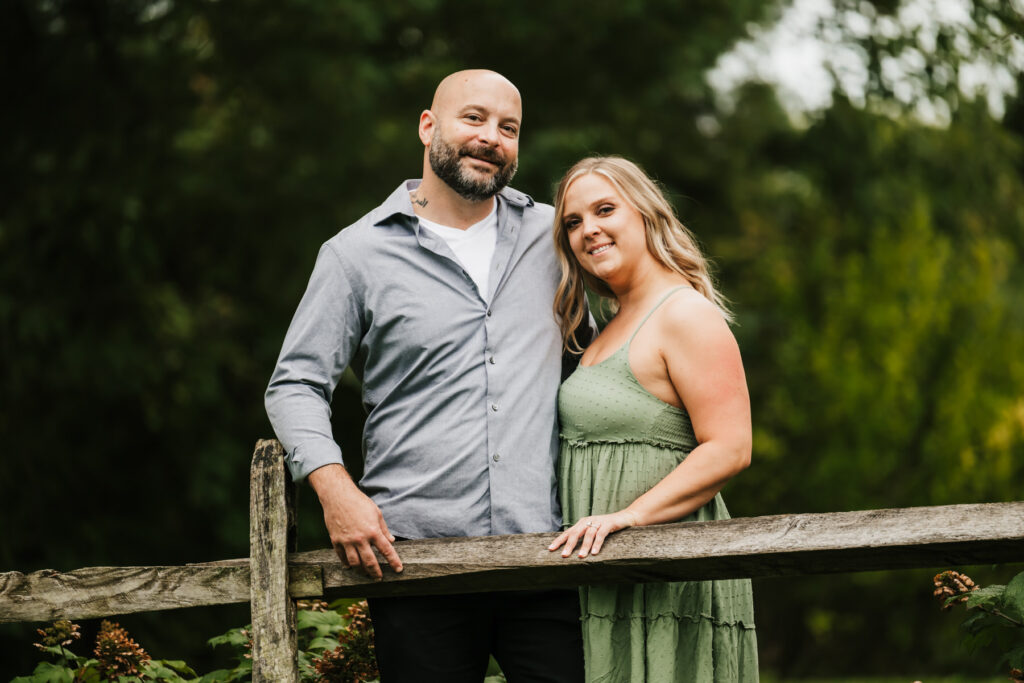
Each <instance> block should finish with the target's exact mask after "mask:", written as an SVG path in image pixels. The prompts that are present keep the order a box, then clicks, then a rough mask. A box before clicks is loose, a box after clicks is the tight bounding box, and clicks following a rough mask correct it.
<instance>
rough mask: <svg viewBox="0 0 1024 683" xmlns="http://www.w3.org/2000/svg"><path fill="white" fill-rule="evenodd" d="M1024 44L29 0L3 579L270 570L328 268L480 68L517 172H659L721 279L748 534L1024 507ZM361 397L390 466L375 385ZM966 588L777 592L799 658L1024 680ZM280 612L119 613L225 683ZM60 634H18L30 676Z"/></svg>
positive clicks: (977, 29) (17, 71)
mask: <svg viewBox="0 0 1024 683" xmlns="http://www.w3.org/2000/svg"><path fill="white" fill-rule="evenodd" d="M1022 27H1024V4H1022V3H1020V2H1019V0H1015V1H1014V2H997V1H996V0H975V1H974V2H970V1H968V0H877V1H875V2H871V1H868V0H865V1H856V2H854V1H851V0H796V1H795V2H792V3H791V2H783V3H782V4H776V3H774V2H758V1H755V0H730V1H729V2H722V1H721V0H694V1H692V2H686V3H681V2H678V0H647V1H641V0H618V1H616V2H605V1H603V0H590V1H587V2H584V1H582V0H567V1H564V2H540V1H536V0H528V1H523V2H518V3H511V4H510V3H498V2H491V1H489V0H485V1H482V2H477V3H471V4H470V3H463V2H456V1H455V0H406V1H404V2H399V1H396V0H378V2H375V3H365V2H356V1H355V0H286V1H282V0H273V1H269V0H237V1H235V2H222V1H217V0H156V1H151V0H7V1H6V2H4V3H3V4H2V7H0V53H2V54H3V61H2V63H0V79H2V80H0V89H2V92H3V93H4V97H3V99H4V104H3V105H2V106H0V135H2V136H3V146H2V151H0V170H2V174H3V175H2V182H0V255H2V258H0V356H2V358H3V363H2V366H0V367H2V369H0V373H2V375H0V379H2V382H0V386H2V389H0V443H2V444H3V449H4V455H3V457H2V458H0V571H6V570H19V571H30V570H36V569H41V568H46V567H52V568H56V569H62V570H69V569H74V568H77V567H82V566H92V565H131V564H145V565H154V564H181V563H185V562H191V561H205V560H214V559H223V558H228V557H241V556H245V555H246V554H247V553H248V548H247V546H248V516H247V515H248V503H247V500H248V465H249V458H250V456H251V453H252V447H253V445H254V443H255V441H256V440H257V439H258V438H261V437H267V436H270V435H271V430H270V426H269V424H268V422H267V420H266V417H265V415H264V412H263V404H262V396H263V390H264V387H265V385H266V382H267V380H268V378H269V375H270V372H271V369H272V367H273V364H274V360H275V358H276V355H277V352H278V349H279V347H280V343H281V340H282V338H283V335H284V332H285V329H286V328H287V324H288V321H289V319H290V317H291V314H292V312H293V311H294V307H295V305H296V304H297V302H298V300H299V296H300V295H301V293H302V290H303V288H304V285H305V282H306V279H307V277H308V275H309V272H310V269H311V267H312V264H313V260H314V257H315V254H316V251H317V248H318V246H319V245H320V244H321V243H322V242H323V241H325V240H326V239H328V238H329V237H330V236H331V235H333V234H334V233H335V232H336V231H337V230H339V229H340V228H342V227H344V226H345V225H347V224H349V223H351V222H353V221H354V220H355V219H357V218H358V217H359V216H360V215H362V214H363V213H364V212H366V211H367V210H369V209H371V208H373V207H374V206H376V205H377V204H378V203H379V202H380V201H382V200H383V198H384V197H385V196H386V195H387V194H388V193H389V192H390V191H391V190H392V189H394V187H395V186H396V185H397V184H398V183H399V182H400V181H401V180H403V179H405V178H410V177H417V176H418V175H419V169H420V164H421V158H422V147H421V145H420V143H419V141H418V140H417V138H416V134H415V127H416V121H417V117H418V115H419V113H420V111H421V109H423V108H424V107H426V106H428V105H429V102H430V97H431V94H432V92H433V89H434V87H435V85H436V84H437V82H438V81H439V80H440V79H441V78H442V77H443V76H444V75H446V74H447V73H449V72H451V71H453V70H456V69H460V68H466V67H488V68H493V69H496V70H498V71H500V72H502V73H504V74H505V75H507V76H508V77H509V78H510V79H511V80H512V81H513V82H515V83H516V84H517V85H518V86H519V88H520V90H521V91H522V93H523V96H524V102H525V120H524V124H525V125H524V127H523V133H522V134H523V137H522V144H521V152H520V156H521V164H520V173H519V175H518V177H517V178H516V180H515V181H514V185H515V186H516V187H518V188H519V189H521V190H524V191H526V192H528V193H530V194H532V195H533V196H534V197H535V198H536V199H538V200H542V201H550V196H551V191H552V186H553V183H554V182H555V181H557V179H558V178H559V177H560V175H561V173H562V172H563V171H564V170H565V169H566V168H567V167H568V166H569V165H571V164H572V163H573V162H574V161H575V160H577V159H578V158H580V157H582V156H584V155H587V154H592V153H617V154H623V155H626V156H628V157H630V158H632V159H634V160H636V161H638V162H639V163H640V164H641V165H643V166H644V167H645V168H646V169H647V170H649V171H650V172H651V173H652V174H653V175H654V176H656V177H657V178H658V179H659V180H660V181H661V182H662V183H663V184H664V186H665V187H666V188H667V190H668V191H669V193H670V195H671V196H672V198H673V200H674V202H675V205H676V207H677V209H678V211H679V213H680V214H681V216H682V217H683V219H684V221H685V222H687V224H688V225H689V226H690V227H691V228H692V229H693V230H694V231H695V232H696V233H697V234H698V235H699V237H700V238H701V240H702V241H703V243H704V246H705V248H706V250H707V251H708V253H709V254H710V255H711V257H712V258H713V259H714V261H715V263H716V264H717V274H718V277H719V280H720V282H721V285H722V288H723V290H724V292H725V293H726V294H727V295H728V296H729V298H730V299H731V300H732V301H733V302H734V306H735V310H736V313H737V318H738V325H737V326H736V328H735V333H736V335H737V337H738V339H739V342H740V346H741V348H742V351H743V354H744V360H745V364H746V368H747V374H748V381H749V385H750V389H751V397H752V402H753V414H754V423H755V449H754V464H753V466H752V467H751V468H750V469H749V470H748V471H747V472H745V473H744V474H743V475H742V476H740V477H739V478H738V479H737V480H736V481H734V482H732V483H730V484H729V486H728V487H727V489H726V491H725V496H726V499H727V501H728V503H729V506H730V508H731V510H732V512H733V514H734V516H740V515H743V516H749V515H761V514H776V513H790V512H821V511H838V510H853V509H867V508H881V507H907V506H914V505H935V504H946V503H968V502H995V501H1008V500H1015V499H1020V498H1021V497H1022V496H1021V482H1022V481H1024V457H1022V456H1024V394H1022V391H1021V387H1022V386H1024V362H1022V359H1021V350H1022V349H1024V271H1022V270H1021V268H1020V267H1019V265H1020V257H1021V254H1022V251H1024V201H1022V198H1024V105H1022V101H1021V98H1020V95H1019V86H1020V85H1021V83H1022V78H1021V73H1022V70H1024V45H1022V43H1024V41H1022V40H1021V37H1020V35H1021V32H1022ZM334 408H335V417H334V422H335V430H336V435H337V437H338V440H339V441H340V442H341V444H342V447H343V449H345V450H346V452H347V454H350V455H355V454H358V452H359V445H358V444H359V433H360V429H361V425H362V419H363V410H362V406H361V404H360V399H359V393H358V387H356V386H355V385H354V384H353V383H351V382H348V383H346V384H345V385H344V388H342V389H339V391H338V392H337V395H336V399H335V406H334ZM353 465H355V466H358V465H356V464H355V463H353ZM302 494H303V495H302V496H301V498H302V499H301V501H300V502H301V509H300V516H301V527H300V545H301V546H302V547H303V548H313V547H322V546H324V545H326V543H327V539H326V536H325V533H324V531H323V529H322V522H321V519H320V516H319V511H318V507H317V505H316V503H315V501H314V500H312V496H311V494H310V492H309V491H308V489H307V490H305V491H303V492H302ZM1013 569H1014V568H1008V567H1003V568H979V569H977V570H976V576H975V578H976V579H978V580H979V581H980V582H983V583H987V582H992V581H998V580H1002V579H1005V578H1006V577H1007V576H1009V574H1010V573H1011V570H1013ZM1016 569H1017V570H1019V567H1017V568H1016ZM932 573H934V572H929V571H920V572H910V571H906V572H880V573H865V574H849V575H838V576H831V577H813V578H806V579H772V580H763V581H759V582H758V583H757V585H756V598H757V610H758V611H757V619H758V628H759V641H760V647H761V659H762V663H763V667H764V669H765V671H766V672H774V673H775V674H776V675H778V676H780V677H783V678H794V677H800V676H810V675H819V676H840V675H881V674H903V673H906V674H907V675H913V676H915V677H917V678H920V677H921V676H923V675H926V674H948V673H966V674H976V675H993V674H996V673H999V672H1001V669H1000V668H999V667H998V666H996V663H995V661H994V659H995V658H993V660H992V661H986V660H985V659H984V658H972V657H971V655H970V653H969V652H967V651H966V650H965V649H963V648H962V647H960V646H959V645H958V641H959V637H958V635H957V633H956V621H957V619H956V618H954V617H952V616H949V615H943V614H941V613H940V612H939V611H938V609H937V607H936V605H935V603H934V602H933V600H932V598H931V597H930V581H929V578H930V575H931V574H932ZM246 620H247V609H246V607H245V606H239V607H225V608H210V609H194V610H183V611H177V612H165V613H159V614H150V615H135V616H131V617H125V618H123V619H121V622H122V624H123V625H125V626H126V627H128V628H129V630H130V631H131V632H132V633H133V635H135V637H136V638H137V639H138V640H140V641H141V642H142V644H143V645H144V646H146V647H147V649H148V650H150V651H151V652H152V653H153V654H154V656H157V657H164V658H175V659H177V658H182V659H186V660H188V661H189V662H190V663H193V664H194V665H196V667H197V668H198V669H200V670H206V669H208V668H209V667H211V666H212V665H213V663H214V660H215V659H216V654H215V653H212V652H211V651H210V650H209V648H208V647H207V646H206V645H205V639H206V638H208V637H211V636H213V635H216V634H218V633H220V632H222V631H223V630H225V629H226V628H228V627H230V626H237V625H240V624H243V623H245V622H246ZM86 626H87V628H86V631H87V633H88V631H89V630H90V629H93V628H95V625H94V624H91V623H89V624H87V625H86ZM34 628H35V625H30V624H18V625H5V626H3V627H2V628H0V652H2V655H0V678H3V680H6V678H4V677H8V678H9V677H10V676H13V675H17V674H27V673H28V672H29V671H30V670H31V665H32V662H34V661H36V653H35V651H34V649H33V648H32V647H31V645H30V642H31V640H32V638H33V636H34ZM908 680H910V679H908Z"/></svg>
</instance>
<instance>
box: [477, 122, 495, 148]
mask: <svg viewBox="0 0 1024 683" xmlns="http://www.w3.org/2000/svg"><path fill="white" fill-rule="evenodd" d="M477 138H478V139H479V140H480V142H485V143H487V144H488V145H496V144H498V124H497V123H485V124H484V125H482V126H480V127H479V128H478V129H477Z"/></svg>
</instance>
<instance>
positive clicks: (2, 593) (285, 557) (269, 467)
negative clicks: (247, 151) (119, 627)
mask: <svg viewBox="0 0 1024 683" xmlns="http://www.w3.org/2000/svg"><path fill="white" fill-rule="evenodd" d="M249 512H250V557H249V558H243V559H237V560H223V561H219V562H207V563H201V564H187V565H183V566H165V567H90V568H86V569H77V570H75V571H71V572H57V571H54V570H51V569H44V570H41V571H36V572H31V573H28V574H23V573H21V572H7V573H5V574H0V622H13V621H50V620H55V619H90V618H96V617H104V616H109V615H115V614H127V613H131V612H146V611H156V610H166V609H174V608H178V607H197V606H201V605H218V604H226V603H237V602H246V601H248V602H249V603H250V605H251V610H252V622H253V679H254V680H255V681H273V682H274V683H279V682H283V681H297V680H298V671H297V669H296V654H297V651H296V638H295V603H294V599H295V598H300V597H319V596H324V595H325V594H329V595H330V596H331V597H345V596H352V597H355V596H359V597H374V596H380V595H427V594H443V593H469V592H477V591H491V590H517V589H529V588H553V587H572V586H578V585H581V584H589V583H632V582H639V581H670V580H671V581H679V580H700V579H723V578H735V577H762V576H793V575H806V574H827V573H839V572H855V571H867V570H876V569H909V568H916V567H952V566H963V565H972V564H980V563H990V562H1021V561H1024V502H1013V503H991V504H984V505H946V506H938V507H919V508H905V509H892V510H865V511H857V512H833V513H826V514H800V515H774V516H768V517H750V518H741V519H732V520H722V521H716V522H691V523H680V524H663V525H658V526H652V527H642V528H636V529H627V530H625V531H623V532H621V533H618V534H616V535H615V536H613V537H611V538H610V539H609V540H608V541H607V542H606V544H605V546H604V548H603V549H602V550H601V554H600V555H598V556H596V557H588V558H587V559H584V560H579V559H576V558H575V557H574V558H572V559H563V558H562V557H561V555H560V554H558V553H551V552H548V550H547V545H548V543H550V541H551V540H552V538H553V534H550V533H546V534H522V535H516V536H487V537H479V538H443V539H441V538H438V539H427V540H418V541H402V542H399V543H397V544H396V549H397V550H398V552H399V554H400V555H401V557H402V564H403V565H404V571H403V572H402V573H401V574H395V573H394V572H392V571H390V569H388V568H387V565H386V564H385V563H384V562H383V560H382V566H383V567H385V571H384V580H383V581H381V582H375V581H372V580H370V579H368V578H366V577H364V576H363V575H362V574H360V573H359V572H358V571H356V570H351V569H345V568H343V567H342V565H341V563H340V562H339V561H338V560H337V557H336V556H335V555H334V552H333V551H332V550H317V551H312V552H303V553H297V552H294V550H295V508H294V487H293V485H292V483H291V481H290V479H289V477H288V474H287V471H286V469H285V466H284V452H283V450H282V448H281V445H280V444H279V443H278V442H277V441H269V440H268V441H260V442H259V443H258V444H257V445H256V452H255V454H254V455H253V460H252V480H251V498H250V509H249Z"/></svg>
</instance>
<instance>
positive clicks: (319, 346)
mask: <svg viewBox="0 0 1024 683" xmlns="http://www.w3.org/2000/svg"><path fill="white" fill-rule="evenodd" d="M356 299H357V294H356V292H355V291H354V290H353V288H352V286H351V284H350V282H349V280H348V278H347V277H346V274H345V270H344V267H343V265H342V263H341V261H340V259H339V258H338V256H337V254H336V253H335V252H334V251H333V250H332V249H331V247H330V245H327V244H325V245H324V246H323V247H322V248H321V249H320V253H319V255H318V256H317V261H316V266H315V267H314V268H313V274H312V276H311V277H310V279H309V284H308V285H307V287H306V292H305V294H304V295H303V297H302V300H301V301H300V303H299V306H298V308H297V309H296V311H295V316H294V317H293V318H292V322H291V325H289V327H288V333H287V334H286V335H285V340H284V345H283V346H282V348H281V355H280V356H279V357H278V360H277V366H276V367H275V368H274V373H273V375H272V376H271V378H270V384H269V386H268V387H267V393H266V396H265V400H264V403H265V406H266V410H267V417H269V418H270V424H271V425H272V426H273V428H274V432H275V433H276V434H277V438H278V440H280V442H281V444H282V445H283V446H284V448H285V450H286V451H287V456H286V462H287V464H288V467H289V469H290V470H291V474H292V478H293V479H294V480H295V481H301V480H302V479H305V478H306V477H307V476H309V473H310V472H312V471H313V470H315V469H317V468H320V467H323V466H324V465H330V464H334V463H337V464H342V457H341V448H340V447H339V446H338V444H337V443H336V442H335V440H334V436H333V434H332V432H331V408H330V404H331V400H332V397H333V395H334V389H335V387H336V386H337V384H338V380H339V379H340V378H341V375H342V373H343V372H344V371H345V368H346V367H348V364H349V362H350V361H351V359H352V356H353V354H354V352H355V349H356V348H358V345H359V341H360V339H361V337H362V321H361V314H360V309H359V306H358V304H357V301H356Z"/></svg>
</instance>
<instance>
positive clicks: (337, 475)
mask: <svg viewBox="0 0 1024 683" xmlns="http://www.w3.org/2000/svg"><path fill="white" fill-rule="evenodd" d="M309 483H310V484H311V485H312V486H313V488H314V489H315V490H316V495H317V497H318V498H320V506H321V507H323V509H324V523H325V524H326V525H327V532H328V533H329V534H330V536H331V545H333V546H334V552H336V553H338V559H340V560H341V563H342V564H343V565H345V566H346V567H362V568H363V571H364V572H366V575H367V576H369V577H370V578H372V579H377V580H378V581H380V580H381V579H382V578H383V573H382V572H381V568H380V565H379V564H378V563H377V557H376V555H374V554H373V549H374V548H376V549H377V550H379V551H380V554H381V555H383V556H384V559H386V560H387V561H388V564H389V565H391V568H392V569H394V570H395V571H396V572H400V571H402V560H401V559H400V558H399V557H398V553H397V552H396V551H395V548H394V546H393V545H391V543H392V541H394V540H395V537H394V536H392V535H391V532H390V531H388V525H387V524H386V523H385V522H384V515H382V514H381V512H380V508H378V507H377V505H376V503H374V502H373V501H372V500H370V498H369V497H368V496H367V495H366V494H365V493H363V492H362V491H360V490H359V487H357V486H356V485H355V482H353V481H352V478H351V477H350V476H349V475H348V472H347V471H346V470H345V468H344V467H342V466H341V465H326V466H324V467H321V468H319V469H317V470H314V471H313V472H312V473H311V474H310V475H309Z"/></svg>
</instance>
